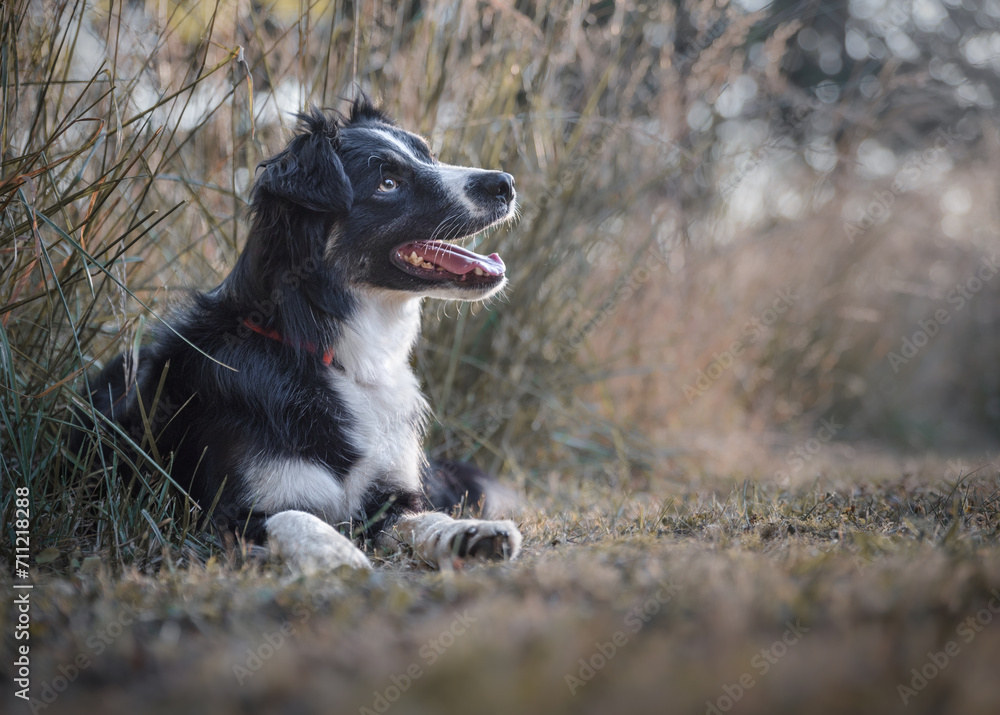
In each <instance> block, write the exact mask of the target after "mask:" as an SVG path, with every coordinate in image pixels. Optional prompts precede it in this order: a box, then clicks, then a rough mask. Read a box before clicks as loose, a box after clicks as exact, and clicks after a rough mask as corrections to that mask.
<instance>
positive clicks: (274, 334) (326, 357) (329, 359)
mask: <svg viewBox="0 0 1000 715" xmlns="http://www.w3.org/2000/svg"><path fill="white" fill-rule="evenodd" d="M243 324H244V325H245V326H247V327H248V328H250V330H252V331H254V332H255V333H259V334H261V335H263V336H264V337H265V338H271V340H277V341H278V342H279V343H285V344H286V345H288V342H287V341H286V340H285V339H284V338H283V337H281V333H279V332H278V331H277V330H271V329H270V328H262V327H261V326H259V325H257V324H256V323H254V322H253V321H252V320H250V318H247V319H246V320H244V321H243ZM301 347H303V348H305V349H306V350H307V351H308V352H311V353H313V354H314V355H315V354H316V353H317V352H318V351H317V349H316V346H315V345H314V344H313V343H309V342H306V343H302V344H301ZM323 364H324V365H326V366H327V367H330V366H331V365H332V364H333V348H327V349H326V350H325V351H323Z"/></svg>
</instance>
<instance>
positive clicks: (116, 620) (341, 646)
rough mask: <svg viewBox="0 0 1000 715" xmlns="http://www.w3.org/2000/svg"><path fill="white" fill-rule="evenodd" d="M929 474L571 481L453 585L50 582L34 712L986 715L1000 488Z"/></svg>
mask: <svg viewBox="0 0 1000 715" xmlns="http://www.w3.org/2000/svg"><path fill="white" fill-rule="evenodd" d="M862 461H864V460H862ZM858 466H859V465H858V464H854V465H853V467H854V468H857V467H858ZM922 466H923V467H924V473H922V474H920V473H918V474H913V473H911V474H904V473H903V469H904V468H905V467H904V465H903V464H902V463H900V462H897V463H896V464H894V465H889V464H886V463H884V462H872V463H870V464H868V465H867V466H865V467H863V469H864V471H867V472H869V473H878V472H879V470H882V469H885V470H886V471H885V472H884V474H882V475H881V476H882V479H881V480H880V481H878V482H869V483H863V482H858V481H854V480H853V479H851V478H837V477H833V478H827V479H820V480H819V481H818V482H817V483H815V484H813V485H811V486H809V487H804V488H800V489H797V490H792V491H787V490H783V489H782V488H781V487H780V486H779V485H776V484H774V483H773V482H769V481H767V480H761V481H758V482H757V483H756V484H751V483H746V484H742V485H738V486H737V487H736V488H735V489H734V488H731V487H727V488H724V489H723V490H722V491H718V492H714V491H712V490H710V489H705V488H699V489H691V488H682V487H680V486H679V485H677V484H676V483H662V482H657V483H653V484H649V485H647V486H648V489H646V490H643V491H642V492H628V491H623V490H621V489H610V488H607V487H601V486H597V483H596V482H595V481H594V480H592V479H581V480H579V481H578V482H576V483H572V482H569V481H567V480H565V479H554V480H553V485H554V486H553V489H554V490H553V491H551V492H549V493H537V494H535V495H533V500H532V507H531V509H530V510H529V511H528V512H527V513H525V514H524V515H523V516H522V519H521V525H522V529H523V531H524V534H525V537H526V547H525V552H524V556H523V558H522V559H521V560H519V561H518V562H516V563H513V564H510V565H505V566H493V567H486V566H481V567H473V568H470V569H467V570H464V571H459V572H451V571H448V572H440V573H429V572H427V571H425V570H423V569H420V568H419V567H416V566H415V565H414V564H412V563H410V562H408V561H407V560H406V559H405V558H403V557H399V556H393V557H385V558H383V559H381V560H380V563H379V569H378V571H376V572H374V573H372V574H365V573H351V572H349V571H342V572H339V573H337V574H332V575H331V576H330V577H328V578H325V579H309V580H306V579H295V578H290V577H289V576H288V575H287V574H285V573H284V571H283V570H282V569H281V568H279V567H273V566H259V565H247V566H244V567H242V568H239V567H233V566H232V565H226V564H225V563H223V562H220V561H219V560H216V559H213V560H212V561H211V562H209V563H208V564H207V565H205V566H191V567H186V568H182V569H177V570H174V569H164V570H161V571H160V573H159V574H158V575H156V576H146V575H142V574H140V573H137V572H134V571H131V572H126V573H125V574H123V575H121V576H116V575H114V574H113V573H112V571H113V569H109V568H108V567H107V566H105V565H96V564H89V565H88V564H83V565H82V566H79V567H74V568H72V569H70V571H71V573H72V576H71V577H70V578H66V577H65V576H59V575H56V574H53V575H52V576H46V575H45V574H44V571H45V569H44V568H43V569H41V572H40V573H39V575H38V581H39V585H38V586H36V590H35V592H34V593H33V599H34V602H33V603H34V606H33V611H32V618H33V626H32V629H33V632H32V638H33V643H37V644H38V646H37V648H35V650H33V652H34V653H37V655H36V656H35V659H34V660H33V666H32V667H33V672H34V682H35V685H36V688H37V690H36V691H35V692H37V693H38V697H45V696H44V695H42V694H43V693H46V692H49V691H46V690H45V687H46V686H48V687H55V688H60V687H61V686H62V682H61V681H55V680H54V679H55V678H57V677H59V676H60V674H62V677H64V678H71V677H72V679H73V682H72V683H70V684H68V685H67V686H66V687H65V688H64V692H63V693H60V694H58V697H57V698H56V700H55V701H54V703H53V704H52V707H51V708H50V709H48V710H46V712H88V711H91V710H93V709H94V708H100V709H101V711H102V712H129V711H134V710H136V709H138V710H141V711H142V712H151V713H159V712H164V713H167V712H177V711H178V710H180V709H191V710H193V711H196V712H213V713H228V712H272V711H274V710H275V709H281V710H290V709H291V710H295V711H296V712H303V713H313V712H316V713H329V712H338V713H341V712H344V713H346V712H365V711H364V710H362V708H368V709H369V710H370V711H378V710H377V708H376V706H380V707H381V705H382V702H383V701H379V700H377V699H376V693H379V694H381V696H382V697H383V698H388V699H389V700H392V701H394V702H393V703H392V704H391V711H392V712H399V713H424V712H435V713H445V712H449V713H450V712H455V713H461V712H489V713H492V712H496V713H501V712H523V713H553V712H555V713H562V712H565V713H580V712H583V713H591V712H593V713H601V712H608V711H609V710H616V711H622V710H623V709H627V711H628V712H637V713H646V712H649V713H654V712H655V713H662V712H677V713H690V712H699V713H700V712H706V711H707V705H706V701H710V702H713V703H716V706H717V707H720V709H723V708H724V709H725V710H728V709H729V708H730V707H732V706H731V705H730V701H727V700H726V698H732V699H735V700H737V703H736V706H735V707H732V710H733V711H734V712H742V713H776V712H789V713H793V712H802V711H804V710H809V711H810V712H819V713H843V712H857V713H861V712H865V713H868V712H870V713H892V712H908V713H910V712H920V713H963V714H968V715H974V714H976V713H983V714H984V715H985V713H990V712H992V711H993V706H994V705H995V703H996V702H997V698H1000V691H998V689H997V684H996V681H995V679H994V678H992V677H991V676H990V675H989V673H991V672H992V667H993V665H992V664H993V663H995V662H996V658H997V656H998V655H1000V628H998V624H997V623H993V622H992V621H993V620H994V619H997V618H1000V599H997V600H995V601H992V603H993V608H994V609H996V610H997V611H998V612H997V613H991V612H990V611H989V607H990V606H989V604H990V603H991V599H993V598H994V596H993V595H991V594H993V593H997V589H1000V558H998V549H997V536H998V534H1000V522H998V518H1000V509H998V499H1000V477H998V474H997V470H996V468H995V467H994V466H993V465H989V466H988V467H986V468H983V469H981V470H979V471H978V472H977V473H976V474H974V475H968V474H962V477H961V479H955V480H952V481H951V482H949V483H947V484H943V483H942V480H941V474H940V472H938V471H937V467H936V465H933V464H926V465H922ZM839 467H840V468H839V469H837V470H836V472H837V473H845V472H848V471H849V470H850V469H851V466H849V465H845V464H841V465H839ZM59 571H60V572H62V569H60V570H59ZM636 609H639V610H638V611H637V610H636ZM644 609H645V610H644ZM983 609H986V610H985V611H984V610H983ZM132 611H134V613H135V614H137V615H136V616H135V622H134V623H132V622H131V620H132V618H131V613H132ZM977 617H978V618H979V619H980V621H976V620H975V619H976V618H977ZM969 618H972V619H973V622H971V623H970V622H968V619H969ZM123 622H124V623H125V625H124V626H119V625H118V624H120V623H123ZM282 629H284V630H282ZM616 633H617V635H616ZM449 634H450V635H449ZM615 638H617V639H618V642H617V643H618V644H617V645H615ZM783 638H786V639H787V640H786V644H785V645H783V644H782V639H783ZM949 642H953V645H952V647H951V651H952V652H953V654H952V655H948V664H947V665H943V667H942V666H940V665H939V666H929V667H928V666H927V663H928V662H931V661H930V660H929V656H928V654H929V653H931V654H934V655H935V657H937V658H938V660H939V662H941V663H942V664H943V661H941V657H942V656H940V655H938V654H939V653H945V652H946V649H947V648H948V647H949V646H948V643H949ZM609 644H611V645H609ZM612 645H613V646H614V651H615V652H614V654H613V655H610V654H611V646H612ZM602 650H603V653H604V655H603V656H601V652H602ZM609 655H610V657H608V656H609ZM81 656H82V657H83V658H84V659H85V660H84V661H81V662H85V663H86V666H85V667H83V668H82V669H81V670H80V671H79V675H78V676H76V677H73V676H72V672H73V671H72V669H68V668H67V667H66V666H67V664H70V663H73V662H74V661H75V660H76V659H77V658H79V657H81ZM602 657H603V658H604V662H603V664H602V660H601V658H602ZM580 659H583V660H584V664H583V665H581V662H580ZM5 661H6V659H5ZM60 667H62V668H63V670H62V671H60V670H59V668H60ZM588 667H589V669H588ZM925 667H928V671H927V672H928V673H933V671H934V668H935V667H936V668H937V670H939V671H940V672H939V673H936V674H934V675H933V677H931V678H929V679H928V681H927V683H926V685H925V686H924V685H921V683H922V682H923V681H919V680H918V681H917V685H921V687H920V688H919V689H917V688H914V690H915V692H914V693H913V694H907V696H906V703H907V704H904V702H903V698H902V696H901V695H900V692H899V691H898V686H899V685H900V684H903V685H906V686H907V687H912V684H911V681H912V680H913V678H914V676H913V674H912V672H911V669H913V668H916V669H917V670H918V671H919V670H921V669H923V668H925ZM414 668H416V670H414ZM408 672H409V673H410V674H409V675H408V676H406V674H407V673H408ZM414 674H419V675H418V676H417V677H414ZM404 676H405V677H404ZM567 676H572V677H574V678H578V680H577V681H573V680H567ZM407 677H408V678H410V684H409V685H408V686H406V682H407V681H406V678H407ZM746 678H750V680H746ZM741 679H744V685H743V686H739V683H740V681H741ZM751 681H752V683H753V685H752V686H749V687H748V686H747V685H746V683H748V682H751ZM112 683H114V684H116V685H115V686H114V687H113V688H112V687H111V684H112ZM741 687H742V688H743V689H744V690H745V693H744V694H743V695H742V696H740V697H739V698H736V697H735V696H736V695H738V694H739V688H741ZM393 688H398V689H402V692H401V693H399V694H397V691H396V690H393ZM51 692H52V693H53V694H54V691H51ZM6 697H9V696H6ZM8 702H11V701H8ZM386 702H388V701H386ZM12 712H13V710H12Z"/></svg>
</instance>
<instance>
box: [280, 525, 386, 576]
mask: <svg viewBox="0 0 1000 715" xmlns="http://www.w3.org/2000/svg"><path fill="white" fill-rule="evenodd" d="M265 528H266V529H267V543H268V546H269V547H270V550H271V556H272V557H273V558H277V559H281V560H283V561H284V562H285V563H286V564H288V566H289V567H290V568H291V569H292V570H293V571H299V572H301V573H305V574H310V573H315V572H317V571H328V570H330V569H335V568H337V567H338V566H351V567H353V568H357V569H370V568H371V567H372V565H371V563H370V562H369V561H368V557H367V556H365V555H364V552H362V551H361V549H359V548H358V547H357V546H355V545H354V542H352V541H351V540H350V539H348V538H347V537H346V536H344V535H343V534H341V533H340V532H339V531H337V530H336V529H334V528H333V527H332V526H330V525H329V524H327V523H326V522H325V521H323V520H322V519H320V518H319V517H316V516H313V515H312V514H307V513H306V512H304V511H293V510H289V511H283V512H280V513H278V514H275V515H274V516H272V517H270V518H268V520H267V522H265Z"/></svg>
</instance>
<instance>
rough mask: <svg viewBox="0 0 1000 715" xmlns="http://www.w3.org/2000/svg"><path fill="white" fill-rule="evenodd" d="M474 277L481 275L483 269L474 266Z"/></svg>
mask: <svg viewBox="0 0 1000 715" xmlns="http://www.w3.org/2000/svg"><path fill="white" fill-rule="evenodd" d="M476 275H477V276H481V275H483V269H482V268H480V267H479V266H476Z"/></svg>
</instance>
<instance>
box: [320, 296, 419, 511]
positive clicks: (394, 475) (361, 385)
mask: <svg viewBox="0 0 1000 715" xmlns="http://www.w3.org/2000/svg"><path fill="white" fill-rule="evenodd" d="M419 309H420V305H419V302H418V301H416V300H408V301H399V300H392V299H391V297H388V296H384V295H382V294H378V293H376V294H372V293H370V292H366V293H365V294H364V296H363V299H362V301H361V305H360V306H359V310H358V312H357V314H356V315H355V316H353V317H352V320H351V321H350V322H349V323H348V324H347V326H346V327H345V331H344V334H343V335H342V336H341V340H340V341H339V343H338V349H337V356H336V357H337V362H339V363H340V365H341V366H342V367H343V370H342V371H341V370H338V369H336V368H333V369H331V373H330V376H331V377H330V379H331V381H332V383H333V386H334V389H336V391H337V392H338V394H339V395H340V397H341V399H342V400H343V401H344V406H345V408H346V409H347V411H348V413H349V429H348V434H349V437H350V439H351V442H352V446H353V447H354V448H355V449H356V450H357V451H358V452H359V453H360V458H359V459H358V461H357V462H356V463H355V464H354V466H353V467H352V469H351V471H350V473H349V474H348V476H347V480H346V483H345V485H344V486H345V489H346V492H347V497H348V501H349V503H350V506H351V509H352V512H354V513H357V510H358V509H359V508H360V506H361V499H362V497H363V495H364V494H365V492H366V491H368V489H369V488H370V486H371V485H372V484H373V483H376V482H378V483H383V484H385V485H386V486H392V487H394V488H395V487H403V488H405V489H408V490H418V489H419V488H420V465H421V463H422V460H423V452H422V445H421V439H422V435H423V423H424V419H425V415H426V413H427V401H426V400H425V399H424V396H423V395H422V394H421V392H420V386H419V384H418V382H417V378H416V375H414V374H413V370H412V369H411V368H410V362H409V361H410V350H411V349H412V346H413V344H414V342H415V341H416V338H417V334H418V332H419V330H420V312H419Z"/></svg>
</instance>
